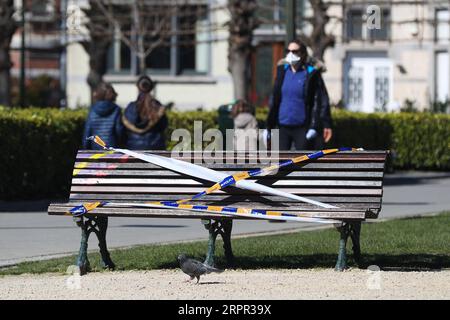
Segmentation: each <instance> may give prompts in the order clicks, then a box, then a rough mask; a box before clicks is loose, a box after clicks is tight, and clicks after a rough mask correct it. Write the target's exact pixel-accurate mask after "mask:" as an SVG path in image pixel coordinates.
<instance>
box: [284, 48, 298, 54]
mask: <svg viewBox="0 0 450 320" xmlns="http://www.w3.org/2000/svg"><path fill="white" fill-rule="evenodd" d="M289 52H292V53H294V54H299V53H300V49H297V50H289V49H286V53H289Z"/></svg>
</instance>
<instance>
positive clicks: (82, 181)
mask: <svg viewBox="0 0 450 320" xmlns="http://www.w3.org/2000/svg"><path fill="white" fill-rule="evenodd" d="M257 180H259V179H248V181H254V182H255V181H257ZM265 180H266V181H264V182H262V183H261V184H265V185H270V186H280V187H282V186H311V187H318V186H319V187H320V186H323V185H327V186H332V187H337V186H346V187H381V181H370V180H280V181H272V183H270V181H269V182H267V179H265ZM72 185H127V186H132V185H148V186H151V185H164V186H172V187H173V188H177V189H178V188H179V186H180V185H182V186H198V185H203V186H204V187H205V185H204V184H203V183H201V182H199V181H197V180H193V179H177V180H176V185H174V180H173V179H161V178H160V179H146V178H140V177H136V178H134V179H132V178H121V179H117V178H109V177H108V178H74V179H72Z"/></svg>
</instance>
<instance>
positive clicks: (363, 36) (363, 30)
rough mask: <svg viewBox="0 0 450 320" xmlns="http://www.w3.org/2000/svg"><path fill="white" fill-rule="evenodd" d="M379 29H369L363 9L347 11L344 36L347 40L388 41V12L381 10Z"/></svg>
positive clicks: (389, 27)
mask: <svg viewBox="0 0 450 320" xmlns="http://www.w3.org/2000/svg"><path fill="white" fill-rule="evenodd" d="M380 13H381V17H380V18H381V23H380V25H381V28H380V29H369V28H368V27H367V23H366V20H365V17H366V11H365V8H352V9H349V10H348V11H347V15H346V18H347V19H346V20H347V21H346V24H345V25H346V35H347V40H369V41H374V40H389V38H390V36H391V35H390V32H391V26H390V20H391V19H390V10H389V9H382V10H381V12H380Z"/></svg>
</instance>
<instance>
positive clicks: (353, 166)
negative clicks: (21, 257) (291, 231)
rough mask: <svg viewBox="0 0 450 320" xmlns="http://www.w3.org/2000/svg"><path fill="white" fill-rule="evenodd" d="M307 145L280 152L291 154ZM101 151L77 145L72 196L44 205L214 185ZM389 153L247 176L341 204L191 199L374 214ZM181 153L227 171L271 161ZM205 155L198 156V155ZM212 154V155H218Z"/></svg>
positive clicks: (154, 211) (160, 197)
mask: <svg viewBox="0 0 450 320" xmlns="http://www.w3.org/2000/svg"><path fill="white" fill-rule="evenodd" d="M144 152H145V151H144ZM310 152H311V151H304V152H295V151H294V152H282V153H281V152H280V153H279V160H280V161H281V160H286V159H290V158H293V157H296V156H300V155H304V154H307V153H310ZM104 153H105V152H104V151H89V150H80V151H79V152H78V154H77V158H76V161H75V165H74V172H73V179H72V187H71V193H70V199H69V203H66V204H51V205H50V207H49V210H48V213H49V214H50V215H61V214H65V213H66V212H67V210H68V209H70V208H71V207H72V206H74V205H77V204H80V203H82V202H89V201H93V200H111V201H114V202H144V201H169V200H179V199H183V198H186V197H189V196H192V195H193V194H195V193H197V192H199V191H201V190H203V189H205V188H206V187H209V186H211V185H212V182H208V181H204V180H201V179H197V178H192V177H189V176H186V175H183V174H180V173H177V172H173V171H170V170H166V169H164V168H161V167H158V166H155V165H152V164H150V163H146V162H143V161H141V160H139V159H134V158H132V157H129V156H126V155H123V154H119V153H114V154H106V155H103V156H100V155H102V154H104ZM152 153H154V154H158V155H162V156H171V153H170V152H165V151H159V152H153V151H152ZM386 155H387V153H386V152H385V151H357V152H340V153H336V154H331V155H327V156H325V157H323V158H320V159H317V160H312V161H309V162H306V163H304V164H299V165H291V166H289V167H287V168H284V169H282V170H280V171H279V172H277V173H276V174H274V175H268V176H264V177H257V179H251V180H254V181H257V182H258V183H260V184H264V185H268V186H271V187H272V188H279V189H282V190H283V191H287V192H290V193H293V194H297V195H300V196H305V197H308V198H310V199H313V200H318V201H321V202H325V203H328V204H331V205H335V206H337V207H339V209H323V208H317V207H315V206H313V205H310V204H307V203H301V202H295V201H293V200H289V199H286V198H283V197H276V196H270V195H264V194H258V193H255V192H251V191H247V190H242V189H238V188H235V187H228V188H226V189H225V190H220V191H218V192H215V193H213V194H210V195H208V196H205V197H202V198H201V199H199V200H197V201H194V202H193V203H195V204H209V205H230V206H231V205H232V206H240V207H251V208H258V209H259V208H260V209H269V208H270V209H272V210H278V211H285V212H299V213H300V212H301V213H311V215H315V216H320V217H323V218H334V219H365V218H376V217H377V215H378V213H379V211H380V209H381V200H382V187H383V175H384V166H385V161H386ZM184 156H185V157H180V158H179V159H181V160H186V161H191V162H194V163H196V164H201V165H204V166H206V167H208V168H211V169H214V170H220V171H224V172H226V173H229V174H233V173H237V172H240V171H243V170H249V169H254V168H260V167H264V166H267V165H268V164H269V163H268V162H267V161H268V160H269V159H270V158H268V157H267V156H266V157H263V154H262V153H261V154H258V155H255V154H245V155H244V156H242V155H241V154H233V153H228V152H225V153H222V154H221V157H220V158H221V159H222V162H223V163H213V164H211V163H212V158H211V157H204V158H202V157H201V153H199V152H192V153H190V154H189V155H188V156H186V154H185V155H184ZM256 156H258V157H256ZM255 158H257V159H259V160H260V161H263V163H261V162H257V163H249V162H252V161H253V162H254V159H255ZM202 159H203V162H200V160H202ZM214 159H216V160H217V156H216V157H214ZM230 159H232V160H233V161H231V160H230ZM264 161H266V162H264ZM91 214H92V215H108V216H133V217H173V218H206V219H208V218H211V219H213V218H218V217H224V216H223V215H221V214H212V213H203V212H192V211H184V210H166V209H159V208H123V207H121V208H117V207H116V208H114V207H105V208H98V209H95V210H94V211H92V213H91ZM233 218H234V219H235V218H236V217H233Z"/></svg>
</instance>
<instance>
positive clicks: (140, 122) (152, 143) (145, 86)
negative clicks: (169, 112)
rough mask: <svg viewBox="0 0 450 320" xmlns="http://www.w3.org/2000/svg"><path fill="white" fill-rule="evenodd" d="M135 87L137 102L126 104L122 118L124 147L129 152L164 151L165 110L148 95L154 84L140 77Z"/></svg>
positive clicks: (146, 77) (148, 79) (166, 121)
mask: <svg viewBox="0 0 450 320" xmlns="http://www.w3.org/2000/svg"><path fill="white" fill-rule="evenodd" d="M137 87H138V90H139V95H138V98H137V100H136V101H133V102H130V103H129V104H128V106H127V108H126V109H125V112H124V114H123V116H122V122H123V124H124V126H125V129H126V130H125V141H126V146H127V148H129V149H131V150H165V148H166V143H165V136H164V131H165V130H166V128H167V126H168V120H167V116H166V115H165V108H164V107H163V106H162V105H161V103H160V102H159V101H158V100H156V99H155V98H154V97H153V96H152V95H151V94H150V92H151V91H152V90H153V87H154V83H153V81H152V80H151V79H150V78H149V77H148V76H141V77H140V78H139V80H138V82H137Z"/></svg>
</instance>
